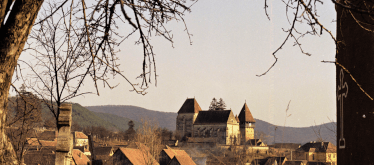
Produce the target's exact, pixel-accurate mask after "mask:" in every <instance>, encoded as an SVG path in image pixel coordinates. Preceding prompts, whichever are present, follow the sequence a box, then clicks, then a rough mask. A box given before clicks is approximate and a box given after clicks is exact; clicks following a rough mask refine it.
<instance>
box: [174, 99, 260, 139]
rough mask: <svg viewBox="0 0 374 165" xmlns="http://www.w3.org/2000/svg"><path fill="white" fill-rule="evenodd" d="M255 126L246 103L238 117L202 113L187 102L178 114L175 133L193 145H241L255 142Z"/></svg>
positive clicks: (227, 112) (226, 113)
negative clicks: (211, 143)
mask: <svg viewBox="0 0 374 165" xmlns="http://www.w3.org/2000/svg"><path fill="white" fill-rule="evenodd" d="M255 123H256V121H255V119H254V118H253V116H252V114H251V112H250V110H249V108H248V106H247V104H246V103H244V105H243V108H242V110H241V111H240V113H239V117H238V116H234V113H233V112H232V110H217V111H203V110H201V108H200V106H199V104H198V103H197V101H196V100H195V98H187V99H186V101H185V102H184V103H183V105H182V107H181V108H180V109H179V111H178V116H177V121H176V131H177V133H178V134H179V136H180V137H181V138H182V139H185V140H187V141H188V142H192V143H206V142H213V143H219V144H224V145H240V144H245V143H247V142H248V141H249V140H251V139H254V128H255Z"/></svg>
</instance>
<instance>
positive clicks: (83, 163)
mask: <svg viewBox="0 0 374 165" xmlns="http://www.w3.org/2000/svg"><path fill="white" fill-rule="evenodd" d="M72 157H73V163H74V164H75V165H88V164H89V163H90V159H88V157H87V156H86V155H85V154H84V153H83V152H82V151H80V150H78V149H73V152H72Z"/></svg>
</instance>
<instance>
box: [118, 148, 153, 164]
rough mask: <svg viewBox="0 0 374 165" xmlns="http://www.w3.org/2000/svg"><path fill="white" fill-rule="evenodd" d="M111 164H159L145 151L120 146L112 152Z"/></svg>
mask: <svg viewBox="0 0 374 165" xmlns="http://www.w3.org/2000/svg"><path fill="white" fill-rule="evenodd" d="M113 165H159V163H158V162H157V161H156V160H155V158H154V157H153V156H152V155H151V154H150V153H149V152H146V151H142V150H140V149H134V148H123V147H120V148H118V149H117V150H116V152H114V154H113Z"/></svg>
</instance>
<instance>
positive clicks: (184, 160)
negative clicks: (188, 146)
mask: <svg viewBox="0 0 374 165" xmlns="http://www.w3.org/2000/svg"><path fill="white" fill-rule="evenodd" d="M173 161H178V163H179V164H180V165H196V163H195V162H194V161H193V160H192V159H191V157H189V156H188V155H187V156H183V155H175V156H174V158H173V159H172V160H171V162H173Z"/></svg>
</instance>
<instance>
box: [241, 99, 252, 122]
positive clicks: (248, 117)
mask: <svg viewBox="0 0 374 165" xmlns="http://www.w3.org/2000/svg"><path fill="white" fill-rule="evenodd" d="M239 121H240V122H251V123H255V122H256V120H255V119H254V118H253V116H252V113H251V111H250V110H249V108H248V106H247V103H244V106H243V108H242V110H241V111H240V113H239Z"/></svg>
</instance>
